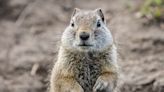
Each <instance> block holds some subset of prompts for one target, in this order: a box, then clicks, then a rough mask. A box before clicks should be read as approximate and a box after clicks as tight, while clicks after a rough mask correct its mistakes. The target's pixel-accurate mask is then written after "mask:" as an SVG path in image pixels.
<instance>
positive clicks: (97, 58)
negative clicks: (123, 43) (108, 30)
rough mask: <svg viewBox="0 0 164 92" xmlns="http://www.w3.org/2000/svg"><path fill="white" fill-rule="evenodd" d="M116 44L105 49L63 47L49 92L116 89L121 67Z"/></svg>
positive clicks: (92, 91)
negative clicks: (90, 49) (79, 49)
mask: <svg viewBox="0 0 164 92" xmlns="http://www.w3.org/2000/svg"><path fill="white" fill-rule="evenodd" d="M116 54H117V52H116V47H115V45H114V43H113V44H112V45H111V46H109V47H106V48H105V50H102V51H87V52H85V51H84V52H83V51H77V50H73V49H68V48H66V47H65V46H61V47H60V50H59V55H58V61H57V62H56V63H55V65H54V67H53V70H52V75H51V80H50V92H113V91H114V90H115V89H116V86H117V80H118V67H117V62H116V57H117V55H116Z"/></svg>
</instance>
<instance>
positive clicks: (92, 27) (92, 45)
mask: <svg viewBox="0 0 164 92" xmlns="http://www.w3.org/2000/svg"><path fill="white" fill-rule="evenodd" d="M112 44H113V38H112V35H111V33H110V31H109V29H108V28H107V27H106V24H105V19H104V15H103V13H102V11H101V9H96V10H94V11H81V10H79V9H75V10H74V13H73V15H72V18H71V22H70V25H69V26H68V27H67V28H66V30H65V31H64V33H63V36H62V46H64V48H67V49H70V50H78V51H103V50H105V49H108V48H109V47H110V46H111V45H112Z"/></svg>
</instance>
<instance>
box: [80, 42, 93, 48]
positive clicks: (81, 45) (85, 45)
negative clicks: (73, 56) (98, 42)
mask: <svg viewBox="0 0 164 92" xmlns="http://www.w3.org/2000/svg"><path fill="white" fill-rule="evenodd" d="M78 46H80V47H90V46H92V45H91V44H86V43H81V44H78Z"/></svg>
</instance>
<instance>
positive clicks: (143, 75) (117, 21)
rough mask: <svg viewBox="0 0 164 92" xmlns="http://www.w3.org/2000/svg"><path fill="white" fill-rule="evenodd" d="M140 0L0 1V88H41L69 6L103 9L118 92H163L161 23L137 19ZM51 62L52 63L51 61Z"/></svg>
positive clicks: (14, 91)
mask: <svg viewBox="0 0 164 92" xmlns="http://www.w3.org/2000/svg"><path fill="white" fill-rule="evenodd" d="M142 3H143V0H0V92H46V91H47V88H48V80H49V74H50V70H51V68H52V65H53V63H54V62H55V60H56V55H57V51H58V47H59V44H60V37H61V34H62V32H63V31H64V28H65V27H66V26H67V25H68V24H69V19H70V16H71V13H72V11H73V9H74V7H78V8H82V9H96V8H98V7H101V8H102V9H103V11H104V13H105V17H106V19H107V23H108V27H109V28H110V29H111V31H112V34H113V36H114V38H115V40H116V43H117V45H118V51H119V61H118V62H119V65H120V69H121V74H122V76H121V77H122V79H121V81H122V83H123V84H122V85H121V91H120V92H164V23H160V24H159V23H150V24H147V21H146V20H145V19H142V18H138V15H137V9H138V7H139V6H140V5H141V4H142ZM53 61H54V62H53Z"/></svg>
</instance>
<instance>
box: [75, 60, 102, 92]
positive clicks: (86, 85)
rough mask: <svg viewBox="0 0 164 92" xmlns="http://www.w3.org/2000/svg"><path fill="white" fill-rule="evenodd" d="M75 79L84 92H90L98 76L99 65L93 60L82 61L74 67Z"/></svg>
mask: <svg viewBox="0 0 164 92" xmlns="http://www.w3.org/2000/svg"><path fill="white" fill-rule="evenodd" d="M73 70H74V72H75V78H76V80H77V82H78V83H79V84H80V85H81V87H82V88H83V89H84V92H92V89H93V86H94V84H95V82H96V80H97V78H98V76H99V75H100V71H101V64H100V63H99V62H96V61H94V60H87V59H83V60H81V61H80V62H78V63H76V66H75V67H74V69H73Z"/></svg>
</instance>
